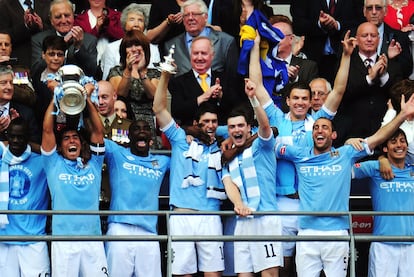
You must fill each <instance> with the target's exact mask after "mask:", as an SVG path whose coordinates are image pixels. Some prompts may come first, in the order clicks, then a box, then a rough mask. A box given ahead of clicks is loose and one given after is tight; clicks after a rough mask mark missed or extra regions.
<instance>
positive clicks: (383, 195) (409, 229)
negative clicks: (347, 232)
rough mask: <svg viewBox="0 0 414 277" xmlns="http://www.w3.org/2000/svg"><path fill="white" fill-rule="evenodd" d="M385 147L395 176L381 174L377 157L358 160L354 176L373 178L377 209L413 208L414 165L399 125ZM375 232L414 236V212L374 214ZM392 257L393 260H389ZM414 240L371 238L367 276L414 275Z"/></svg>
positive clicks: (371, 179) (371, 188)
mask: <svg viewBox="0 0 414 277" xmlns="http://www.w3.org/2000/svg"><path fill="white" fill-rule="evenodd" d="M382 150H383V151H384V153H385V155H386V156H387V158H388V161H389V162H390V163H391V166H392V170H393V172H394V178H393V179H392V180H385V179H383V178H382V177H381V174H380V169H379V163H378V161H367V162H362V163H357V164H355V165H354V167H353V174H354V176H353V177H354V178H365V177H369V178H370V191H371V200H372V206H373V209H374V211H390V212H412V211H414V176H413V174H412V173H413V168H412V165H409V164H407V163H406V157H407V153H408V144H407V137H406V135H405V133H404V131H403V130H401V129H398V130H397V131H396V132H395V133H394V134H393V135H392V136H391V137H390V138H389V139H388V140H387V141H386V143H384V145H383V148H382ZM373 234H374V235H376V236H414V217H413V216H375V217H374V232H373ZM390 261H392V262H390ZM413 261H414V243H413V242H372V243H371V247H370V253H369V267H368V271H369V273H368V276H370V277H379V276H387V277H388V276H389V277H398V276H414V265H413Z"/></svg>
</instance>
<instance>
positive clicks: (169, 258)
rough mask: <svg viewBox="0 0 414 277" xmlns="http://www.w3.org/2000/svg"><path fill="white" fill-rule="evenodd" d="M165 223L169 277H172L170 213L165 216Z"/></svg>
mask: <svg viewBox="0 0 414 277" xmlns="http://www.w3.org/2000/svg"><path fill="white" fill-rule="evenodd" d="M165 222H166V229H167V275H166V276H167V277H172V272H171V262H172V257H171V255H172V248H171V233H170V212H166V214H165Z"/></svg>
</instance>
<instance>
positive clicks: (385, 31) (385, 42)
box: [364, 0, 413, 78]
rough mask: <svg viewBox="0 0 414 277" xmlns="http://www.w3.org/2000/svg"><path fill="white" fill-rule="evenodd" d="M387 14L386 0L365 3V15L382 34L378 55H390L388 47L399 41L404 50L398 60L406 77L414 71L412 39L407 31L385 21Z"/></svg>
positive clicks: (369, 0) (368, 0) (372, 0)
mask: <svg viewBox="0 0 414 277" xmlns="http://www.w3.org/2000/svg"><path fill="white" fill-rule="evenodd" d="M386 14H387V1H386V0H366V1H365V3H364V16H365V18H366V20H367V21H368V22H371V23H373V24H375V25H376V26H377V27H378V32H379V35H380V44H379V47H378V51H377V53H378V55H379V54H382V53H384V54H386V55H388V47H389V46H390V43H391V42H392V40H395V41H397V42H398V43H399V44H400V45H401V49H402V52H401V54H400V55H398V57H397V60H398V62H399V63H400V65H401V69H402V73H403V77H404V78H408V76H409V75H410V74H411V72H412V68H413V59H412V57H411V51H410V45H411V41H410V40H409V39H408V36H407V33H403V32H400V31H398V30H395V29H393V28H391V27H390V26H388V25H387V24H385V23H384V16H385V15H386Z"/></svg>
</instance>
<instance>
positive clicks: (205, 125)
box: [153, 72, 226, 277]
mask: <svg viewBox="0 0 414 277" xmlns="http://www.w3.org/2000/svg"><path fill="white" fill-rule="evenodd" d="M169 77H170V74H169V73H168V72H162V73H161V78H160V81H159V84H158V86H157V91H156V93H155V97H154V105H153V110H154V113H155V115H156V117H157V120H158V124H159V126H160V127H161V130H162V131H163V132H164V133H165V135H166V136H167V137H168V139H169V141H170V143H171V146H172V150H171V174H170V207H171V209H173V210H174V211H184V212H188V211H218V210H219V209H220V204H221V200H223V199H225V197H226V196H225V192H224V187H223V184H222V183H221V175H222V174H221V161H220V159H221V152H220V149H219V148H218V146H217V141H216V139H215V134H216V129H217V126H218V119H217V106H216V105H211V104H210V103H203V104H201V105H200V106H199V110H198V115H197V118H196V119H195V120H194V125H195V126H194V128H195V129H197V130H198V133H199V134H200V135H199V136H197V135H195V139H194V140H193V141H192V142H191V144H188V143H187V141H186V134H185V132H184V130H183V129H182V128H181V127H179V126H178V125H177V123H176V122H175V121H174V119H173V118H172V117H171V114H170V113H169V112H168V110H167V86H168V80H169ZM206 135H207V136H206ZM169 227H170V231H171V234H172V235H215V236H219V235H222V234H223V231H222V229H223V228H222V225H221V219H220V216H218V215H209V216H205V215H203V216H194V215H174V216H171V218H170V226H169ZM172 251H173V262H172V273H173V274H174V275H190V274H194V273H196V272H197V270H199V271H202V272H204V276H210V277H215V276H217V277H219V276H221V271H223V270H224V257H223V242H215V241H212V242H175V241H173V242H172Z"/></svg>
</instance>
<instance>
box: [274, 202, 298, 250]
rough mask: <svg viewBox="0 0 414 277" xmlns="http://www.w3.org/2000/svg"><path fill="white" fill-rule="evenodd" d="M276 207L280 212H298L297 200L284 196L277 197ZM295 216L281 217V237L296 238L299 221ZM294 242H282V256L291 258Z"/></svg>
mask: <svg viewBox="0 0 414 277" xmlns="http://www.w3.org/2000/svg"><path fill="white" fill-rule="evenodd" d="M277 206H278V208H279V211H282V212H296V211H299V206H300V203H299V199H291V198H289V197H286V196H278V197H277ZM298 218H299V217H298V216H297V215H283V216H282V226H283V229H282V235H284V236H297V235H298V230H299V220H298ZM295 245H296V242H295V241H283V242H282V246H283V256H285V257H293V256H294V253H295Z"/></svg>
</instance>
